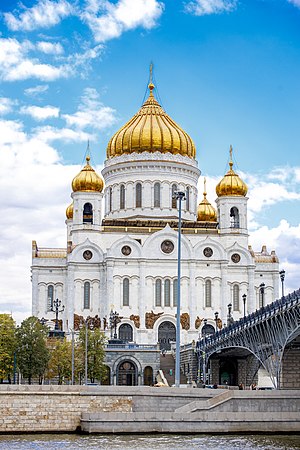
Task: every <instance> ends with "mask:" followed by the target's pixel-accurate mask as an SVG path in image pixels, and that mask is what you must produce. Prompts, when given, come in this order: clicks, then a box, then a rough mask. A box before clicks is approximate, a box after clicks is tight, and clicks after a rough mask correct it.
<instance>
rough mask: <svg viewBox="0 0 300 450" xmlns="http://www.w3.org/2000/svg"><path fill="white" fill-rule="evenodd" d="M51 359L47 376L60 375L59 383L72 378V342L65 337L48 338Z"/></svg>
mask: <svg viewBox="0 0 300 450" xmlns="http://www.w3.org/2000/svg"><path fill="white" fill-rule="evenodd" d="M48 348H49V350H50V360H49V363H48V368H47V375H46V376H47V378H50V379H51V378H54V377H58V384H62V383H63V381H64V380H68V381H70V380H71V378H72V343H71V342H69V341H67V340H66V338H64V339H57V338H51V340H50V339H49V340H48Z"/></svg>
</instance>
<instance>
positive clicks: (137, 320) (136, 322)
mask: <svg viewBox="0 0 300 450" xmlns="http://www.w3.org/2000/svg"><path fill="white" fill-rule="evenodd" d="M129 319H130V320H132V321H133V323H134V325H135V327H136V328H140V325H141V324H140V316H135V315H134V314H131V316H130V317H129Z"/></svg>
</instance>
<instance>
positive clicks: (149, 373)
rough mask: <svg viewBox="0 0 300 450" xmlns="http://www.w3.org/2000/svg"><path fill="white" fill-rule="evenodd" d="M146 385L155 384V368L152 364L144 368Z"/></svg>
mask: <svg viewBox="0 0 300 450" xmlns="http://www.w3.org/2000/svg"><path fill="white" fill-rule="evenodd" d="M144 385H145V386H153V369H152V367H151V366H147V367H145V369H144Z"/></svg>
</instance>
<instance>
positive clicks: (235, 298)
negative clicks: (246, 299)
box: [232, 283, 240, 311]
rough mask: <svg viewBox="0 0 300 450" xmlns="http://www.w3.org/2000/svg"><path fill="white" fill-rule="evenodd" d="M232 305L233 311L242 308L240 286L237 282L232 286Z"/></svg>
mask: <svg viewBox="0 0 300 450" xmlns="http://www.w3.org/2000/svg"><path fill="white" fill-rule="evenodd" d="M232 306H233V311H239V310H240V286H239V285H238V284H237V283H235V284H234V285H233V286H232Z"/></svg>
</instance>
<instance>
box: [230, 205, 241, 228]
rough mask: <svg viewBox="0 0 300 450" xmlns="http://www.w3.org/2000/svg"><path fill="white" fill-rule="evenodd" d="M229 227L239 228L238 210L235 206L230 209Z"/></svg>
mask: <svg viewBox="0 0 300 450" xmlns="http://www.w3.org/2000/svg"><path fill="white" fill-rule="evenodd" d="M230 227H231V228H240V218H239V210H238V209H237V207H236V206H233V208H231V209H230Z"/></svg>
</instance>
